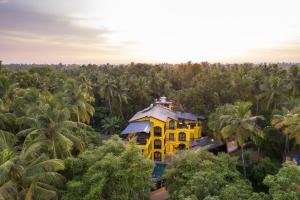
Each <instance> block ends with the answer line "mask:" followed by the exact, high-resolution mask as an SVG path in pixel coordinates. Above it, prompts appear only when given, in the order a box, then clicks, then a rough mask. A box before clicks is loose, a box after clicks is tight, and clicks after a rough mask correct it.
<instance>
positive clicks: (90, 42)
mask: <svg viewBox="0 0 300 200" xmlns="http://www.w3.org/2000/svg"><path fill="white" fill-rule="evenodd" d="M0 60H2V61H3V62H4V63H47V64H51V63H53V64H57V63H60V62H62V63H66V64H73V63H77V64H87V63H94V64H103V63H111V64H120V63H124V64H126V63H130V62H145V63H183V62H187V61H192V62H203V61H208V62H222V63H240V62H254V63H260V62H300V1H299V0H0Z"/></svg>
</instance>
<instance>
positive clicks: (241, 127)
mask: <svg viewBox="0 0 300 200" xmlns="http://www.w3.org/2000/svg"><path fill="white" fill-rule="evenodd" d="M251 106H252V103H250V102H236V103H235V104H234V107H233V108H232V109H233V110H232V111H231V113H232V114H229V115H223V116H221V119H222V123H223V124H224V127H223V128H222V129H221V136H222V137H223V138H224V139H227V138H231V137H233V138H234V139H235V141H237V144H238V145H239V146H240V147H241V157H242V162H243V171H244V176H246V167H245V159H244V146H245V143H246V142H247V140H249V139H252V140H254V139H255V137H263V132H262V131H261V130H260V129H259V128H258V127H257V126H256V124H255V122H256V120H257V119H259V118H260V119H263V118H262V117H261V116H252V114H251Z"/></svg>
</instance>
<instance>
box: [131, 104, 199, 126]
mask: <svg viewBox="0 0 300 200" xmlns="http://www.w3.org/2000/svg"><path fill="white" fill-rule="evenodd" d="M145 117H153V118H155V119H158V120H160V121H163V122H166V121H167V119H168V118H170V119H174V120H178V119H188V120H193V121H196V120H198V119H200V120H204V117H202V116H197V115H194V114H192V113H181V112H174V111H171V110H169V109H168V108H166V107H164V106H161V105H154V106H150V107H148V108H145V109H144V110H141V111H139V112H137V113H136V114H135V115H134V116H133V117H132V118H131V119H130V120H129V122H132V121H135V120H138V119H142V118H145Z"/></svg>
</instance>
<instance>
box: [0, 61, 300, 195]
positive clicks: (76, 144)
mask: <svg viewBox="0 0 300 200" xmlns="http://www.w3.org/2000/svg"><path fill="white" fill-rule="evenodd" d="M59 67H60V68H59V69H55V68H54V67H50V66H42V67H40V66H37V65H32V66H25V67H24V69H25V70H23V71H22V69H23V68H22V66H18V67H17V68H18V71H9V70H6V69H4V68H3V67H1V69H0V151H1V152H0V165H1V167H2V169H3V170H1V172H0V173H2V174H1V175H0V179H1V180H0V187H1V188H6V189H2V192H4V193H1V194H2V195H3V194H5V195H7V196H5V199H17V198H19V199H24V198H27V199H55V198H57V196H58V195H57V194H58V193H57V190H58V189H60V190H62V185H63V184H58V185H56V184H55V183H53V182H51V183H50V182H47V183H44V182H43V180H42V179H40V178H39V177H38V176H39V173H36V172H35V171H32V176H30V179H27V178H26V177H27V175H26V174H24V170H25V169H27V168H29V166H34V165H35V163H36V162H37V160H38V159H39V158H41V157H43V159H44V161H45V163H46V164H45V165H47V166H49V167H45V169H47V170H48V169H49V170H50V171H47V170H46V171H43V173H44V172H45V173H46V172H47V173H48V172H51V173H54V174H55V175H57V174H58V175H57V177H58V176H61V175H60V174H63V175H64V177H66V178H67V179H68V180H71V181H69V182H68V190H67V191H65V190H63V191H64V192H63V193H64V195H63V197H64V198H65V199H78V198H80V197H81V196H82V194H84V195H85V198H86V199H89V198H90V199H93V198H94V197H97V198H103V199H146V198H147V193H148V190H149V183H148V180H149V179H148V178H149V176H150V171H151V170H150V164H149V163H148V161H146V160H144V157H142V156H141V154H140V153H137V152H138V150H137V149H135V147H133V146H132V145H131V144H130V145H129V146H128V147H125V145H124V144H123V143H122V142H121V141H120V140H119V139H116V138H113V139H112V140H109V141H107V142H105V143H104V145H103V146H101V147H97V146H98V145H99V144H100V140H99V135H98V134H97V133H96V132H95V131H94V129H93V128H95V130H97V132H101V133H109V134H115V133H119V132H120V131H121V130H122V128H123V125H124V121H126V120H128V119H129V117H131V116H132V115H133V114H134V113H136V112H137V111H139V110H141V109H143V108H145V107H146V106H149V104H150V103H151V102H153V100H154V99H155V98H158V97H160V96H167V97H170V98H171V99H173V100H174V103H175V108H176V109H178V110H181V111H185V112H192V113H195V114H198V115H204V116H206V117H207V116H209V115H210V114H211V113H212V114H211V115H210V117H209V121H208V124H209V128H210V130H211V131H212V132H213V135H214V136H215V137H216V138H222V137H223V138H227V136H230V137H235V138H236V139H237V140H238V141H239V144H240V145H242V144H244V143H245V141H247V138H249V136H250V138H251V139H252V141H253V143H254V145H255V146H256V147H257V150H258V153H259V155H260V156H258V158H260V159H258V160H260V161H261V162H258V163H256V162H251V163H250V162H249V163H247V162H248V161H247V156H245V157H246V158H245V159H246V165H245V166H246V167H247V169H246V170H247V172H248V176H247V178H249V179H250V180H251V182H252V185H253V186H254V189H255V191H265V190H267V188H266V187H265V186H263V185H262V184H261V182H262V179H263V177H265V175H266V174H274V173H276V171H277V168H276V167H275V164H274V163H273V161H270V160H268V159H262V158H261V155H267V156H269V157H270V158H271V159H272V160H273V159H277V160H279V159H281V157H282V155H281V152H282V151H283V146H284V144H285V146H286V151H288V150H293V149H294V148H291V147H293V145H294V144H296V143H299V141H298V140H299V137H298V136H299V134H298V132H299V131H298V129H299V127H298V124H299V123H298V121H299V120H298V115H299V114H300V113H299V111H298V110H299V108H297V107H298V106H299V102H300V101H299V97H300V92H299V91H300V89H299V83H300V81H299V78H300V76H299V74H300V73H299V71H300V70H299V67H298V66H292V67H290V68H289V69H284V68H280V67H278V65H271V64H270V65H266V64H262V65H252V64H239V65H221V64H209V63H191V62H188V63H186V64H179V65H173V66H160V65H148V64H134V63H131V64H130V65H126V66H124V65H119V66H112V65H109V64H107V65H103V66H101V67H99V66H96V65H88V66H82V67H78V68H64V66H63V65H62V64H60V65H59ZM26 69H29V70H27V71H26ZM235 102H243V103H236V104H235ZM245 102H249V103H245ZM251 104H252V105H253V107H251V106H250V105H251ZM214 111H215V112H214ZM275 111H276V114H277V115H275V116H272V114H274V113H275ZM213 112H214V113H213ZM252 113H253V115H252ZM261 115H264V118H265V121H264V122H262V121H261V120H258V121H256V123H254V119H256V118H259V117H253V116H261ZM118 116H120V117H118ZM271 119H272V121H271ZM271 122H272V123H271ZM89 124H91V125H92V126H93V128H91V127H90V126H89ZM258 124H259V125H260V126H261V127H266V128H264V129H263V130H264V134H261V132H260V130H259V129H258V128H257V125H258ZM271 125H273V126H274V127H275V128H276V129H275V128H272V127H271ZM223 129H224V130H223ZM221 133H222V134H221ZM281 133H282V134H281ZM257 135H258V136H262V135H263V136H264V137H256V136H257ZM284 136H286V138H287V140H286V141H285V142H284V138H283V137H284ZM288 147H289V148H288ZM285 153H287V152H285ZM188 157H189V159H190V160H192V161H190V160H189V159H187V161H188V162H187V163H184V164H182V165H180V164H178V163H177V164H176V167H171V169H170V170H171V171H172V170H175V171H176V170H177V168H178V167H179V169H178V170H183V169H185V170H186V171H185V172H184V173H183V172H182V174H181V173H180V176H179V177H181V178H180V179H179V178H178V177H177V178H176V177H173V178H174V180H175V182H174V184H177V183H180V184H182V185H179V184H178V188H180V189H178V188H177V190H179V191H181V192H182V193H180V194H179V193H178V195H179V196H178V198H177V197H176V198H177V199H184V198H186V199H193V200H196V199H198V198H199V196H200V197H201V199H203V198H206V199H233V198H237V199H243V198H244V199H247V198H249V199H251V200H253V199H269V198H271V197H270V196H268V194H265V193H253V192H252V194H251V192H250V191H251V187H250V186H249V183H248V182H247V181H246V180H244V179H241V178H240V176H239V173H238V172H237V171H236V169H235V165H236V164H230V163H232V162H234V161H229V160H230V159H229V160H228V158H227V157H226V156H225V157H226V159H225V158H223V157H224V155H223V156H220V157H217V158H215V157H213V156H212V155H211V156H208V155H206V156H202V157H203V158H201V159H199V160H197V159H196V160H195V161H194V160H193V159H195V158H193V156H188ZM199 157H201V156H199ZM204 157H205V158H204ZM206 157H207V158H206ZM56 158H63V159H65V165H66V169H65V170H64V171H63V172H60V170H61V169H62V168H59V170H58V168H52V167H51V166H52V165H53V162H52V161H53V160H54V161H55V160H56ZM182 159H183V158H182ZM47 160H49V162H46V161H47ZM200 160H201V163H202V162H203V163H202V164H199V163H200ZM226 160H227V161H226ZM44 161H43V162H44ZM56 161H57V160H56ZM225 161H226V162H227V164H226V162H225ZM60 162H61V161H59V163H60ZM223 162H224V163H225V164H224V163H223ZM193 163H194V164H193ZM195 163H196V164H195ZM220 163H223V164H220ZM174 165H175V164H174ZM177 165H178V166H177ZM198 165H199V166H200V168H201V171H197V170H196V168H197V167H198ZM202 165H203V166H202ZM60 166H62V165H60ZM143 166H145V168H146V170H145V171H142V172H141V171H140V169H139V168H137V167H143ZM201 166H202V167H201ZM204 166H205V167H206V166H209V167H210V168H212V170H211V171H209V170H208V169H206V168H205V167H204ZM189 167H191V168H189ZM221 168H222V169H223V168H224V171H223V170H221ZM275 168H276V170H275ZM133 170H135V173H134V172H133ZM189 171H190V172H189ZM41 172H42V171H41ZM57 172H60V173H57ZM139 173H142V174H139ZM174 173H175V172H174ZM8 174H11V175H14V176H11V175H8ZM191 174H194V175H195V174H196V175H195V176H194V175H191ZM137 176H139V177H137ZM51 177H52V176H49V179H51V180H54V179H55V178H53V179H52V178H51ZM129 177H130V178H129ZM207 177H209V178H210V179H209V180H208V179H207ZM43 178H44V179H45V180H47V177H46V178H45V177H43ZM291 178H292V177H291ZM58 179H59V178H58ZM142 179H143V180H142ZM16 180H18V181H16ZM19 180H22V181H23V180H26V181H23V182H22V183H21V182H19ZM32 180H34V181H33V182H32ZM55 180H56V179H55ZM213 180H217V181H216V182H214V181H213ZM121 181H122V183H121ZM135 182H137V183H135ZM61 183H62V182H61ZM45 184H47V185H45ZM116 185H118V186H119V187H116ZM197 185H200V186H201V188H205V189H203V190H202V189H199V188H198V187H196V186H197ZM129 186H130V187H129ZM206 186H208V187H206ZM169 188H170V190H171V191H175V189H176V188H175V186H174V187H173V188H172V183H170V182H169ZM215 188H219V190H216V189H215ZM239 189H240V190H241V192H240V193H238V191H239ZM133 191H138V192H136V193H135V194H137V195H134V194H133ZM270 191H271V189H270ZM173 193H174V195H175V194H176V191H175V192H173ZM270 193H271V192H270ZM16 194H18V196H17V195H16ZM118 195H119V196H118ZM180 195H181V196H180ZM271 195H272V196H274V195H273V193H271ZM282 195H283V194H282ZM175 196H176V195H175ZM277 196H278V195H277ZM273 198H274V197H273ZM276 198H277V197H276ZM278 198H279V197H278ZM282 198H283V197H282ZM287 198H288V197H287Z"/></svg>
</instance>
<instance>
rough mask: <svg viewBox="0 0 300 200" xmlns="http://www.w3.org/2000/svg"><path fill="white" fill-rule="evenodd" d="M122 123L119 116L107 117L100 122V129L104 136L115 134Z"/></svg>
mask: <svg viewBox="0 0 300 200" xmlns="http://www.w3.org/2000/svg"><path fill="white" fill-rule="evenodd" d="M123 123H124V121H123V119H122V118H121V117H119V116H113V117H107V118H105V119H103V120H102V124H103V125H102V129H103V131H104V132H105V133H106V134H116V133H117V132H119V131H120V130H121V128H122V124H123Z"/></svg>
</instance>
